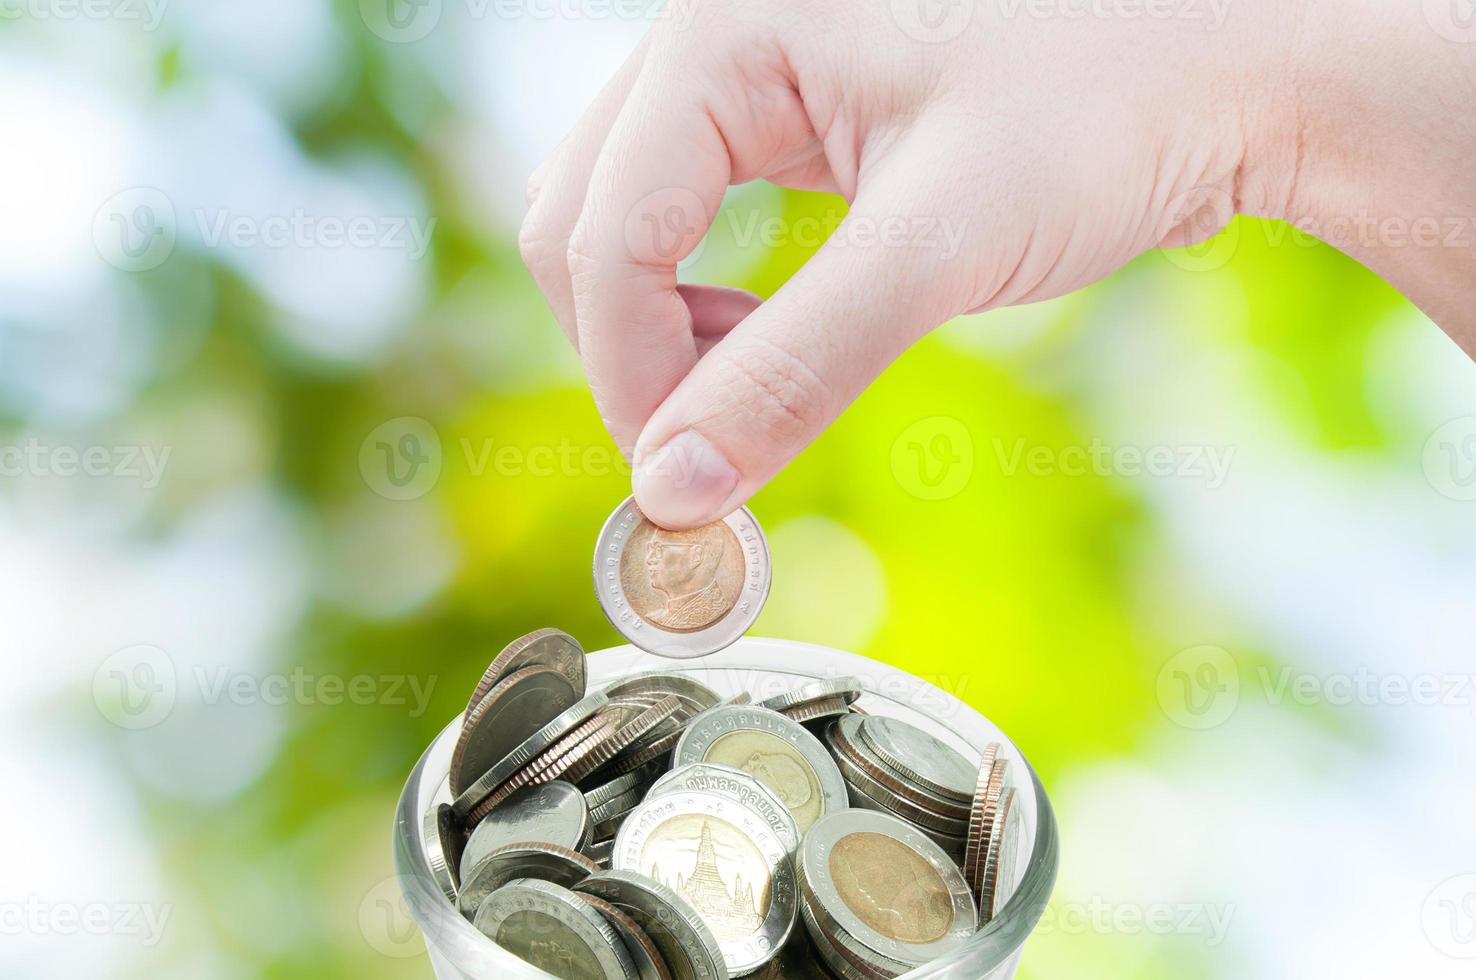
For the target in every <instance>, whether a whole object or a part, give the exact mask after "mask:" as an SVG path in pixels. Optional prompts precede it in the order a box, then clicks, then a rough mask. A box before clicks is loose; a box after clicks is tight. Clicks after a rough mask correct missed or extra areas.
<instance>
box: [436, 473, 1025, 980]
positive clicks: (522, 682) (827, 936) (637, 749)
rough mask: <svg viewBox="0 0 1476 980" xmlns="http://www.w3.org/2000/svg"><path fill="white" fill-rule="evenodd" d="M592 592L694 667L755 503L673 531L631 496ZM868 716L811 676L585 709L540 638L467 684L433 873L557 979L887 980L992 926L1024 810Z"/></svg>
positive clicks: (747, 595)
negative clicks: (756, 698)
mask: <svg viewBox="0 0 1476 980" xmlns="http://www.w3.org/2000/svg"><path fill="white" fill-rule="evenodd" d="M594 578H595V592H596V594H597V596H598V597H599V600H600V603H601V606H602V608H603V609H604V611H605V613H606V615H607V616H608V617H609V619H610V621H611V623H613V624H614V625H615V627H616V628H617V629H618V630H619V631H620V632H621V633H622V634H623V635H624V636H625V637H626V638H627V639H629V640H630V642H631V643H632V644H634V645H635V646H637V647H640V648H641V649H643V650H646V651H649V652H652V653H656V654H659V655H662V656H666V657H693V656H701V655H703V654H707V653H711V652H714V651H716V650H719V649H721V648H723V647H725V646H727V645H728V644H730V643H732V642H733V641H734V640H735V639H737V638H738V637H739V636H741V635H742V634H743V632H745V631H746V630H747V629H748V627H749V626H750V625H751V624H752V623H753V621H754V618H755V617H757V615H758V611H759V609H760V608H761V607H762V605H763V602H764V598H765V597H766V595H767V593H768V589H769V581H770V571H769V555H768V549H767V546H766V545H765V543H764V537H763V532H762V531H761V530H760V528H759V526H758V524H757V522H756V521H754V519H753V515H752V514H750V513H748V511H747V510H742V509H740V510H739V511H737V512H736V513H735V514H733V515H731V516H730V517H727V518H725V519H723V520H722V521H718V522H716V523H714V524H711V525H708V526H707V527H703V528H698V529H696V530H692V531H680V532H675V531H668V530H666V529H663V528H660V527H657V526H656V525H654V524H652V523H651V522H650V521H648V520H646V519H645V517H644V516H643V515H642V514H641V513H640V511H639V509H637V508H636V506H635V503H634V501H632V500H627V501H626V502H625V503H623V504H622V505H621V506H620V507H619V508H617V509H616V511H615V513H614V514H613V515H612V516H611V517H610V519H609V521H608V522H607V523H606V524H605V527H604V530H603V531H602V532H601V534H600V539H599V542H598V544H597V547H596V550H595V561H594ZM864 700H865V696H864V693H863V690H862V683H861V681H859V680H858V679H856V678H854V677H828V678H812V679H807V680H802V681H800V682H799V683H798V684H797V685H796V686H795V687H794V688H792V689H791V690H788V691H785V692H783V693H781V694H777V695H773V696H771V697H768V698H767V699H765V700H763V701H761V702H760V703H758V704H753V703H751V701H752V699H751V696H750V694H749V693H747V692H742V691H739V692H737V693H736V694H734V695H732V696H730V697H728V698H727V699H723V698H721V697H720V696H719V694H718V693H717V692H716V691H713V690H712V689H711V688H709V687H707V686H706V685H704V684H702V683H700V682H698V681H697V680H695V679H694V678H692V677H690V676H688V675H687V674H685V673H683V672H680V671H650V672H645V673H637V674H633V675H631V676H627V677H624V678H622V679H620V680H618V681H616V682H614V683H612V684H608V685H606V686H604V687H602V688H600V689H598V690H593V691H591V690H588V689H587V677H586V671H585V660H584V651H583V649H582V648H581V647H580V645H579V643H578V642H577V641H575V639H574V638H573V637H572V636H569V635H568V634H567V633H564V632H562V631H560V630H556V629H543V630H538V631H537V632H535V633H530V634H528V635H527V636H524V637H522V638H520V639H518V640H516V641H514V642H513V643H511V644H509V645H508V646H507V648H506V649H504V650H503V651H502V652H501V653H499V654H498V655H497V657H496V658H495V659H493V661H492V663H491V664H490V665H489V666H488V668H487V670H486V672H485V673H484V674H483V676H482V678H481V680H480V681H479V682H478V684H477V685H476V689H475V690H474V691H473V692H472V696H471V699H470V701H469V702H468V704H467V708H466V713H465V715H464V716H463V719H462V725H461V730H460V734H459V738H458V739H457V742H456V745H455V749H454V752H453V753H452V757H451V761H450V769H449V773H448V775H447V790H448V794H449V802H439V801H438V802H437V804H436V805H435V806H434V807H433V808H432V809H431V811H430V812H428V813H426V814H425V817H424V824H423V828H422V830H423V833H422V838H423V840H424V847H425V852H426V859H427V863H428V865H429V866H430V868H431V871H432V873H433V874H434V876H435V878H436V880H437V882H438V884H439V885H440V887H441V890H442V891H443V892H444V893H445V895H446V898H447V900H448V901H449V902H451V903H452V904H454V905H455V906H456V908H457V909H458V910H459V911H460V912H461V913H462V914H463V915H465V916H466V917H467V918H468V919H469V920H471V921H472V923H473V924H474V925H475V926H476V927H477V929H479V930H480V931H481V932H482V933H484V934H485V935H487V936H488V937H490V938H491V939H492V940H493V941H494V942H496V943H497V944H498V945H500V946H501V947H502V948H503V949H505V950H507V951H509V952H511V953H513V954H515V955H517V956H519V957H521V958H522V959H524V960H526V961H527V962H529V963H531V964H533V965H534V966H537V967H539V968H540V969H542V970H544V971H546V972H547V973H550V974H552V975H553V976H556V977H561V978H571V980H572V978H577V980H726V978H729V977H743V976H749V977H755V978H759V980H786V978H787V980H805V978H833V977H839V978H841V980H883V978H890V977H895V976H899V975H900V974H902V973H905V972H907V971H909V970H911V969H913V968H914V967H916V966H920V965H922V964H924V963H927V962H928V961H930V960H932V959H935V958H937V957H939V956H942V955H945V954H947V953H948V952H949V951H950V950H953V949H955V948H956V947H957V946H958V945H960V944H961V943H963V942H965V941H966V940H967V939H968V937H969V936H970V935H972V934H973V933H974V932H975V931H976V930H977V929H978V928H980V927H981V926H982V925H984V924H986V923H988V922H989V921H990V920H991V919H992V918H993V917H994V916H995V915H996V914H997V913H998V911H999V908H1000V906H1001V905H1002V904H1003V900H1004V899H1005V898H1007V897H1008V895H1009V893H1010V890H1011V889H1012V888H1013V887H1014V884H1015V883H1016V882H1015V878H1014V874H1015V867H1016V863H1015V862H1016V854H1017V851H1018V849H1019V846H1020V838H1021V836H1022V830H1021V826H1020V823H1021V818H1020V812H1019V809H1018V808H1017V807H1016V806H1015V805H1014V790H1013V789H1012V788H1011V787H1010V785H1009V775H1010V774H1009V768H1008V765H1007V763H1006V760H1005V759H1003V758H1001V757H1000V753H999V746H997V745H992V746H990V747H989V748H988V750H987V751H986V752H984V753H983V758H982V760H980V762H978V763H977V764H976V763H975V762H973V761H970V760H969V759H966V758H965V757H964V756H963V755H961V754H960V753H959V752H958V751H956V750H955V749H953V748H952V747H950V746H949V745H947V744H945V743H944V742H942V741H940V740H939V739H937V738H935V737H934V736H932V735H930V734H928V733H926V732H924V731H922V730H921V729H919V728H917V727H915V726H913V725H910V724H907V723H906V722H903V721H900V720H898V719H895V718H890V717H886V716H885V713H883V714H880V715H877V714H870V713H867V712H866V711H865V710H863V708H862V707H861V706H860V702H862V701H864ZM878 706H880V705H878Z"/></svg>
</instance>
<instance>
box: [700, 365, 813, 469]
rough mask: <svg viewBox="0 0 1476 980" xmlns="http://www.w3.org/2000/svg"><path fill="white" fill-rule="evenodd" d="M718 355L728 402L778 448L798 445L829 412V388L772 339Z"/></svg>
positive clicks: (810, 368) (807, 367)
mask: <svg viewBox="0 0 1476 980" xmlns="http://www.w3.org/2000/svg"><path fill="white" fill-rule="evenodd" d="M710 356H721V357H722V358H723V359H724V361H725V362H726V366H727V367H728V368H729V377H730V378H731V381H730V385H731V386H732V390H731V391H730V392H729V395H730V398H731V404H733V405H734V406H735V407H737V408H738V409H739V410H740V411H741V412H742V413H743V414H745V415H747V416H748V417H750V418H751V419H752V420H753V421H754V423H755V424H756V426H757V427H759V428H761V429H762V430H764V431H765V432H766V433H767V434H768V438H770V439H773V440H775V441H778V442H780V443H781V444H785V445H788V444H793V443H798V442H802V441H803V440H805V439H806V438H808V437H809V436H810V435H811V434H813V433H814V432H815V430H816V429H818V428H820V427H821V426H822V425H823V424H824V423H825V420H826V418H827V416H828V414H829V412H830V405H831V403H832V399H831V394H830V389H829V387H828V386H827V385H826V383H825V381H824V379H823V378H822V377H821V375H820V374H819V373H818V372H817V371H815V369H814V368H813V367H811V365H810V364H809V363H808V362H807V361H806V360H805V359H804V357H802V356H801V355H799V354H798V353H796V352H794V351H793V350H791V349H790V348H788V347H786V346H784V345H781V344H777V343H774V342H772V341H754V342H750V343H749V344H747V345H745V346H744V347H743V349H741V350H737V351H731V352H724V351H723V349H722V347H721V345H720V346H719V347H717V348H715V349H714V350H713V354H712V355H710Z"/></svg>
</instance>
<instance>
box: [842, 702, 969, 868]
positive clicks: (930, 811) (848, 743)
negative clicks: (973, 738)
mask: <svg viewBox="0 0 1476 980" xmlns="http://www.w3.org/2000/svg"><path fill="white" fill-rule="evenodd" d="M825 740H826V743H827V744H828V745H829V746H830V751H831V753H832V754H833V755H834V756H835V761H836V763H837V765H839V766H840V770H841V773H842V774H843V775H844V776H845V779H846V785H847V788H848V789H849V792H850V800H851V804H852V805H853V806H856V807H860V808H862V809H866V810H879V811H881V812H884V813H890V814H892V815H893V816H897V817H901V818H902V819H904V820H906V821H907V822H908V823H910V824H912V825H913V826H915V827H917V828H918V829H919V830H921V831H922V832H923V833H925V834H927V835H928V836H929V837H931V838H932V839H933V840H934V841H935V842H936V843H937V844H938V846H940V847H942V848H943V850H944V851H946V852H947V853H948V854H949V856H951V857H952V858H953V859H954V860H955V861H962V860H963V858H964V851H965V849H966V847H967V844H968V832H969V820H970V817H971V814H972V811H971V809H970V804H971V803H972V800H973V795H974V788H975V784H976V782H977V770H976V769H975V767H974V766H972V765H971V764H970V763H969V762H968V760H967V759H965V758H964V757H963V756H962V755H960V754H959V753H958V752H956V751H955V750H954V749H952V748H950V747H949V746H947V745H945V744H944V743H943V742H941V741H940V740H938V739H937V738H934V737H933V736H932V735H929V734H928V733H926V732H924V731H922V730H921V729H919V728H916V727H915V726H913V725H909V724H907V723H906V722H902V721H898V720H896V719H895V718H882V717H873V716H862V715H855V714H848V715H845V716H843V717H841V718H838V719H836V720H834V721H832V722H831V723H830V724H829V725H828V726H827V727H826V729H825Z"/></svg>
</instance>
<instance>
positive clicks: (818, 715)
mask: <svg viewBox="0 0 1476 980" xmlns="http://www.w3.org/2000/svg"><path fill="white" fill-rule="evenodd" d="M850 710H851V705H850V703H849V702H847V701H846V699H845V698H843V697H834V698H822V699H821V700H819V701H810V702H808V703H806V704H801V705H797V706H795V707H793V708H785V709H784V710H782V711H780V712H779V713H780V714H782V715H783V716H784V717H786V718H789V719H791V720H793V721H797V722H799V723H800V724H802V725H803V724H807V723H809V722H812V721H822V720H824V719H826V718H838V717H840V716H841V715H844V714H847V713H849V712H850Z"/></svg>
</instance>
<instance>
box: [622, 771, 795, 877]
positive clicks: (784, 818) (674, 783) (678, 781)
mask: <svg viewBox="0 0 1476 980" xmlns="http://www.w3.org/2000/svg"><path fill="white" fill-rule="evenodd" d="M680 790H695V791H698V792H703V793H716V794H717V795H719V796H727V797H731V798H732V799H735V800H737V801H738V802H739V803H741V804H743V805H744V806H746V807H748V809H750V810H752V811H753V812H754V813H756V814H758V816H759V817H760V818H761V819H762V820H763V821H764V823H766V824H768V826H769V829H770V830H772V831H773V832H774V833H775V834H777V835H778V836H779V839H780V840H782V841H783V842H784V846H785V849H786V850H787V851H788V852H789V854H790V855H791V856H793V854H794V853H795V851H797V850H799V843H800V834H799V825H798V824H797V823H795V821H794V814H792V813H790V812H789V808H788V807H786V806H785V805H784V803H783V802H782V801H781V800H780V799H779V797H778V796H776V795H775V794H774V791H773V790H771V789H769V787H767V786H765V785H764V784H763V783H761V782H759V781H758V779H757V778H755V777H754V776H750V775H749V774H748V773H746V772H744V771H743V770H742V769H738V768H735V767H734V766H724V765H720V764H718V763H716V762H694V763H692V764H691V765H689V766H682V767H681V768H680V769H673V770H672V771H671V772H669V773H667V774H666V775H665V776H662V777H661V778H660V779H658V780H656V782H655V783H654V784H653V785H652V786H651V790H650V794H649V795H650V796H652V797H656V796H660V795H662V794H663V793H670V792H673V791H680Z"/></svg>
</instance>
